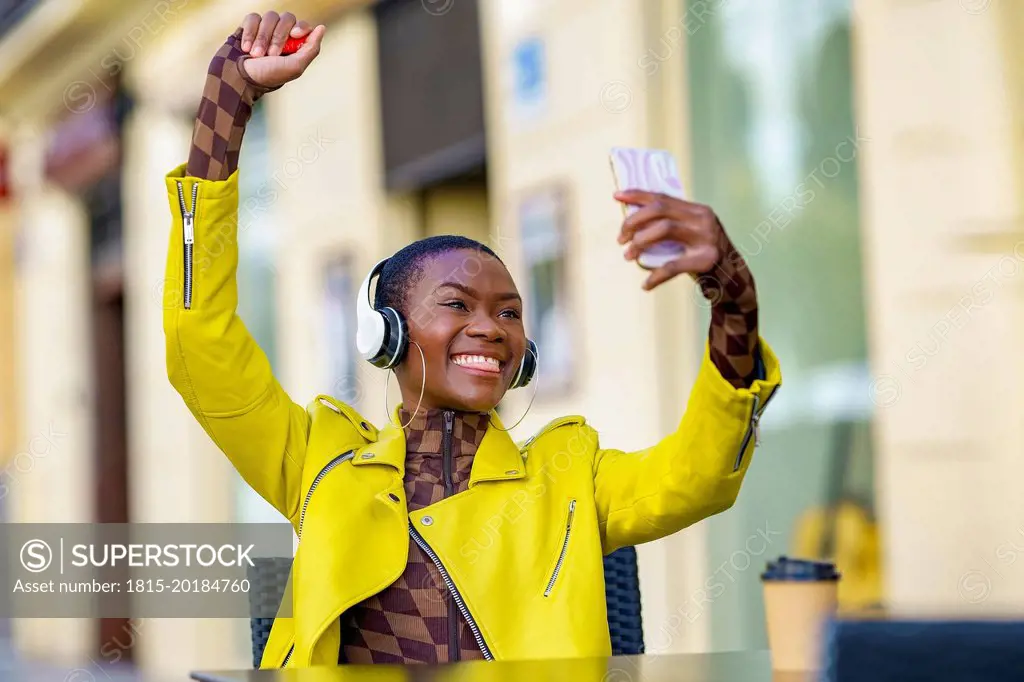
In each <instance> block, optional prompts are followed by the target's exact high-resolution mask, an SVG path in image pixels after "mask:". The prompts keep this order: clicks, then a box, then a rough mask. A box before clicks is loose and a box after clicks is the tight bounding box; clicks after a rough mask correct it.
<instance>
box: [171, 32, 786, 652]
mask: <svg viewBox="0 0 1024 682" xmlns="http://www.w3.org/2000/svg"><path fill="white" fill-rule="evenodd" d="M324 30H325V29H324V27H323V26H317V27H316V28H314V29H312V30H311V29H310V26H309V25H308V24H306V23H305V22H297V21H296V19H295V17H294V16H292V15H291V14H288V13H285V14H283V15H278V14H276V13H273V12H270V13H267V14H265V15H263V16H260V15H256V14H250V15H249V16H247V17H246V18H245V20H244V21H243V22H242V26H241V27H240V28H239V29H238V30H237V31H236V32H235V33H234V34H233V35H232V36H231V37H229V38H228V40H227V42H226V43H225V44H224V45H223V46H222V47H221V49H220V50H219V51H218V52H217V54H216V56H215V57H214V59H213V61H212V62H211V64H210V69H209V74H208V77H207V82H206V87H205V90H204V96H203V101H202V103H201V105H200V108H199V112H198V115H197V117H196V124H195V133H194V137H193V144H192V149H191V153H190V154H189V158H188V163H187V164H185V165H183V166H180V167H178V168H176V169H175V170H173V171H172V172H171V173H169V174H168V176H167V179H166V182H167V190H168V199H169V201H170V206H171V212H172V215H173V221H172V229H171V242H170V250H169V254H168V261H167V275H166V276H167V281H168V282H169V283H176V285H175V286H169V287H168V291H170V292H171V295H170V298H168V300H167V301H166V303H167V306H166V312H165V315H164V331H165V334H166V339H167V365H168V375H169V377H170V380H171V382H172V384H173V385H174V387H175V388H176V389H177V390H178V392H179V393H180V394H181V396H182V398H183V399H184V400H185V403H186V404H187V405H188V407H189V409H190V410H191V411H192V413H193V414H194V415H195V417H196V419H197V420H198V421H199V423H200V424H201V425H202V426H203V428H204V429H205V430H206V432H207V433H208V434H209V436H210V437H211V438H212V439H213V441H214V442H215V443H216V444H217V445H218V447H219V448H220V449H221V450H222V451H223V452H224V453H225V454H226V455H227V456H228V458H229V459H230V460H231V462H232V463H233V464H234V466H235V467H236V468H237V469H238V471H239V472H240V473H241V475H242V476H243V477H244V478H245V480H246V481H247V482H248V483H249V484H250V485H251V486H252V487H253V488H254V489H255V490H256V491H257V492H259V494H260V495H262V496H263V497H264V498H265V499H267V500H268V501H269V502H270V503H271V504H273V505H274V506H275V507H276V508H277V509H278V510H279V511H280V512H281V513H282V514H284V515H285V516H286V517H287V518H288V519H289V520H290V521H291V523H292V525H293V527H294V529H295V531H296V533H297V534H298V536H299V546H298V550H297V552H296V556H295V561H294V564H293V571H292V589H293V603H292V607H293V608H292V616H291V617H289V618H284V617H282V618H278V619H277V620H276V621H275V624H274V627H273V630H272V632H271V636H270V640H269V642H268V645H267V648H266V651H265V654H264V656H263V661H262V666H263V667H281V666H285V665H287V666H288V667H294V666H308V665H313V664H321V665H323V664H334V663H336V662H403V663H412V662H444V661H452V660H466V659H479V658H486V659H491V658H494V659H511V658H545V657H576V656H601V655H607V654H609V653H610V643H609V636H608V630H607V625H606V623H607V620H606V613H605V595H604V584H603V572H602V556H603V555H604V554H607V553H610V552H612V551H614V550H615V549H617V548H619V547H622V546H627V545H635V544H637V543H642V542H648V541H651V540H655V539H658V538H662V537H665V536H666V535H669V534H671V533H674V532H676V531H678V530H680V529H682V528H684V527H686V526H688V525H690V524H693V523H695V522H697V521H699V520H701V519H703V518H706V517H707V516H710V515H712V514H715V513H718V512H720V511H722V510H725V509H727V508H728V507H729V506H731V505H732V504H733V501H734V500H735V499H736V495H737V493H738V491H739V487H740V483H741V481H742V479H743V476H744V474H745V473H746V470H747V467H748V466H749V465H750V461H751V457H752V450H753V447H754V443H753V441H754V440H755V439H754V438H752V435H753V432H754V430H755V428H756V424H757V420H758V419H759V417H760V414H761V411H762V410H763V409H764V406H765V404H766V403H767V402H768V399H769V398H770V397H771V394H772V393H773V391H774V390H775V388H776V387H777V386H778V385H779V382H780V374H779V368H778V363H777V361H776V359H775V357H774V355H773V354H772V353H771V350H770V349H769V348H768V346H767V345H766V344H764V343H763V342H762V341H760V339H759V338H758V333H757V302H756V293H755V289H754V283H753V280H752V278H751V276H750V272H749V270H748V269H747V268H746V265H745V264H744V263H743V260H742V258H741V257H740V256H739V254H738V253H737V252H736V250H735V249H734V248H733V247H732V245H731V244H730V242H729V239H728V237H727V236H726V235H725V232H724V231H723V230H722V228H721V226H720V225H719V223H718V220H717V219H716V218H715V216H714V213H713V212H711V210H710V209H708V208H706V207H702V206H698V205H696V204H692V203H689V202H685V201H680V200H676V199H672V198H669V197H665V196H660V195H651V194H648V193H644V192H622V193H619V194H616V195H615V198H616V199H617V200H619V201H622V202H626V203H630V204H634V205H637V206H639V207H640V208H639V210H638V211H637V212H636V213H635V214H633V215H632V216H630V217H629V218H627V219H626V220H625V221H624V223H623V226H622V230H621V234H620V236H619V242H620V243H622V244H624V245H625V246H626V253H625V257H626V259H627V260H633V259H635V258H636V256H637V254H638V252H639V250H640V249H641V248H643V247H645V246H648V245H650V244H652V243H655V242H657V241H658V240H661V239H666V238H669V239H677V240H682V241H684V242H686V243H687V245H688V249H687V252H686V254H685V255H683V256H682V257H680V258H679V259H678V260H676V261H675V262H673V263H671V264H669V265H667V266H665V267H663V268H661V269H659V270H656V271H654V272H652V273H651V275H650V277H649V278H648V279H647V281H646V282H645V284H644V289H647V290H649V289H653V288H654V287H656V286H659V285H660V284H662V283H663V282H665V281H667V280H669V279H671V278H672V277H674V276H676V275H678V274H681V273H687V274H690V275H692V276H694V277H697V278H698V279H699V281H700V283H701V286H702V287H703V290H704V294H705V296H707V297H708V298H709V299H710V300H711V301H712V303H713V306H712V320H711V327H710V331H709V342H708V350H707V352H706V353H705V358H704V361H703V365H702V367H701V370H700V373H699V375H698V377H697V380H696V383H695V384H694V386H693V389H692V393H691V396H690V401H689V406H688V409H687V411H686V414H685V416H684V417H683V418H682V421H681V423H680V424H679V427H678V429H677V430H676V431H675V432H674V433H672V434H671V435H669V436H668V437H666V438H665V439H664V440H662V441H661V442H659V443H657V444H655V445H653V446H652V447H650V448H648V449H645V450H642V451H640V452H632V453H627V452H622V451H620V450H614V449H608V448H605V447H602V446H601V445H600V444H599V439H598V433H597V431H595V430H594V428H593V427H591V426H590V425H588V424H587V423H586V422H585V420H584V419H583V418H582V417H565V418H563V419H559V420H556V421H554V422H552V423H551V424H549V425H548V426H547V427H545V428H544V429H542V430H541V431H540V432H539V433H537V434H535V435H534V436H533V437H532V438H530V439H529V440H528V441H527V442H526V443H525V444H524V445H523V446H522V447H520V446H518V445H516V444H515V443H514V442H513V441H512V439H511V438H510V437H509V435H508V434H507V432H506V430H505V427H503V426H502V425H501V423H500V421H499V420H498V418H497V416H496V414H495V412H494V408H495V406H496V405H497V404H498V403H499V402H500V401H501V399H502V397H503V396H504V395H505V393H506V391H507V390H508V389H509V388H510V387H512V386H519V385H524V384H526V383H528V382H529V380H530V378H531V375H532V368H531V364H532V363H531V361H532V360H533V358H532V356H531V354H530V353H531V350H530V344H529V341H528V340H527V337H526V334H525V330H524V328H523V321H522V305H523V304H522V301H521V299H520V297H519V294H518V292H517V289H516V286H515V283H514V282H513V280H512V277H511V276H510V275H509V272H508V270H506V268H505V266H504V265H503V264H502V263H501V261H500V260H499V259H498V258H497V257H496V256H495V255H494V254H493V253H492V252H491V251H490V250H489V249H487V248H486V247H485V246H483V245H481V244H479V243H477V242H474V241H472V240H469V239H466V238H463V237H438V238H432V239H427V240H423V241H420V242H416V243H414V244H411V245H410V246H408V247H406V248H405V249H402V250H401V251H399V252H398V253H397V254H395V255H394V256H393V257H392V258H390V259H388V260H387V261H385V262H384V263H383V265H382V266H381V267H380V268H375V272H374V273H371V276H372V275H373V274H379V281H378V283H377V287H376V294H375V300H374V306H373V308H374V309H375V310H371V309H370V307H369V306H370V303H369V301H368V300H366V299H363V300H362V301H361V302H360V305H361V306H364V307H365V309H364V310H363V311H362V312H361V313H360V318H361V319H360V326H359V332H358V345H359V346H360V350H361V352H363V354H364V357H366V358H367V359H370V360H371V361H372V362H374V364H376V365H378V366H384V367H386V366H388V365H392V364H393V365H394V371H395V374H396V376H397V378H398V384H399V387H400V390H401V394H402V399H403V402H402V405H401V406H400V407H399V408H398V409H396V410H395V413H394V414H393V415H392V416H391V423H390V424H387V425H386V426H385V427H384V428H382V429H381V430H379V431H378V430H377V428H376V427H374V426H372V425H371V424H369V422H367V420H365V419H364V418H363V417H361V416H360V415H359V414H357V413H356V412H355V411H354V410H353V409H352V408H351V407H350V406H348V405H344V404H340V403H337V402H336V401H334V400H333V399H331V398H329V397H325V396H320V397H318V398H317V399H316V400H314V401H313V402H311V403H310V404H309V405H308V407H305V408H304V407H302V406H300V405H299V404H296V403H294V402H293V401H292V400H291V399H290V398H289V397H288V395H286V393H285V392H284V390H282V388H281V386H280V385H279V384H278V383H277V381H276V380H275V379H274V377H273V375H272V374H271V369H270V366H269V364H268V362H267V359H266V357H265V356H264V355H263V353H262V352H261V351H260V349H259V348H258V347H257V345H256V343H255V342H254V341H253V339H252V338H251V337H250V336H249V334H248V333H247V331H246V329H245V326H244V325H243V323H242V321H241V320H240V319H239V318H238V316H237V315H236V312H235V307H236V301H237V287H236V277H235V276H236V266H237V235H236V234H235V233H234V232H233V230H234V229H235V227H236V224H237V210H238V174H237V172H236V171H237V165H238V150H239V148H240V146H241V140H242V135H243V133H244V129H245V124H246V121H247V120H248V117H249V113H250V111H251V107H252V104H253V102H255V100H256V99H257V98H259V97H261V96H263V95H264V94H266V93H267V92H269V91H271V90H275V89H277V88H279V87H281V86H282V85H284V84H285V83H287V82H289V81H291V80H294V79H295V78H298V77H299V76H300V75H301V74H302V72H303V71H304V70H305V69H306V67H308V66H309V64H310V63H311V62H312V61H313V60H314V59H315V57H316V55H317V54H318V52H319V49H320V44H321V40H322V38H323V35H324ZM289 36H291V37H302V36H308V40H307V41H306V43H305V45H304V46H303V47H302V49H301V50H300V51H299V52H298V53H296V54H294V55H289V56H281V48H282V45H283V43H284V41H285V40H286V39H287V38H288V37H289ZM198 253H217V254H219V255H217V256H216V257H213V258H209V259H199V258H198V257H197V255H198ZM194 263H195V265H194ZM197 266H198V267H197ZM378 270H379V272H378ZM369 279H370V278H368V281H367V282H366V283H365V288H364V291H363V292H362V294H361V295H364V296H365V295H368V294H367V293H366V292H367V290H368V288H369ZM389 308H390V309H392V311H388V310H387V309H389ZM379 311H383V313H382V312H379ZM399 316H400V317H401V318H402V319H404V323H405V325H407V335H406V336H399V335H398V332H399V331H400V322H399Z"/></svg>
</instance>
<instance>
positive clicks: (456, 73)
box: [373, 0, 487, 191]
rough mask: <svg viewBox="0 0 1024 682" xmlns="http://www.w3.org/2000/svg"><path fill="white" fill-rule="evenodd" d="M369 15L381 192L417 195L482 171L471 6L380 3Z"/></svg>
mask: <svg viewBox="0 0 1024 682" xmlns="http://www.w3.org/2000/svg"><path fill="white" fill-rule="evenodd" d="M373 9H374V13H375V15H376V19H377V22H376V25H377V44H378V84H379V88H380V113H381V128H382V136H383V154H384V173H385V181H386V185H387V188H388V189H389V190H391V191H407V190H411V189H416V188H420V187H424V186H426V185H430V184H433V183H436V182H440V181H443V180H446V179H449V178H453V177H456V176H458V175H461V174H462V173H465V172H467V171H471V170H475V169H477V168H479V167H480V166H482V165H484V163H485V160H486V151H487V145H486V137H485V134H484V98H483V66H482V63H481V58H480V18H479V12H478V8H477V0H383V1H382V2H378V3H376V4H375V5H374V8H373ZM441 15H443V17H442V16H441Z"/></svg>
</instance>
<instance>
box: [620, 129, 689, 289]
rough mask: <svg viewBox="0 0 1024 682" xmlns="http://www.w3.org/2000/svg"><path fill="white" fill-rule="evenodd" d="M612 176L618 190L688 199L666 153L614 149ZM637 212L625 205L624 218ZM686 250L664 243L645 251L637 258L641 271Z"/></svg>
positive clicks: (622, 148)
mask: <svg viewBox="0 0 1024 682" xmlns="http://www.w3.org/2000/svg"><path fill="white" fill-rule="evenodd" d="M610 160H611V165H612V175H613V176H614V178H615V188H616V189H617V190H627V189H640V190H644V191H647V192H659V193H661V194H667V195H669V196H672V197H676V198H678V199H685V198H686V196H685V195H684V193H683V184H682V182H681V181H680V179H679V169H678V167H677V166H676V160H675V158H674V157H673V156H672V154H671V152H668V151H665V150H664V149H637V148H633V147H613V148H612V150H611V154H610ZM637 210H639V209H638V207H637V206H630V205H628V204H623V216H624V217H625V216H628V215H630V214H632V213H634V212H636V211H637ZM683 251H685V247H684V246H683V245H682V244H681V243H679V242H661V243H659V244H655V245H654V246H652V247H650V248H649V249H646V250H645V251H644V252H643V253H641V254H640V256H639V257H638V258H637V263H638V264H639V265H640V267H643V268H647V269H648V270H653V269H656V268H660V267H661V266H662V265H665V264H666V263H668V262H670V261H672V260H674V259H676V258H678V257H679V256H680V255H681V254H682V253H683Z"/></svg>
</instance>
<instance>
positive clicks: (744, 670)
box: [192, 651, 813, 682]
mask: <svg viewBox="0 0 1024 682" xmlns="http://www.w3.org/2000/svg"><path fill="white" fill-rule="evenodd" d="M192 677H193V678H194V679H196V680H201V682H371V681H372V682H462V681H463V680H466V681H469V680H473V681H474V682H477V681H478V682H513V681H516V682H518V681H519V680H524V681H525V682H549V681H550V682H556V681H558V682H561V681H562V680H573V682H577V681H578V682H668V681H669V680H672V681H673V682H676V681H678V682H810V680H812V679H813V676H812V675H811V674H809V673H783V672H774V673H773V672H772V670H771V660H770V658H769V655H768V652H767V651H737V652H726V653H714V654H671V655H661V656H654V655H650V656H613V657H610V658H578V659H559V660H543V661H500V662H499V661H467V662H465V663H449V664H443V665H409V666H401V665H344V666H336V667H313V668H299V669H294V670H234V671H214V672H196V673H193V675H192Z"/></svg>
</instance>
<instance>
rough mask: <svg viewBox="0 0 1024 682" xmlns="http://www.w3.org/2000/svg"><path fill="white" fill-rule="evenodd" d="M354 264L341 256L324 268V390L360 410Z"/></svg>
mask: <svg viewBox="0 0 1024 682" xmlns="http://www.w3.org/2000/svg"><path fill="white" fill-rule="evenodd" d="M357 286H358V285H357V284H356V283H355V281H354V279H353V268H352V261H351V259H350V258H349V257H347V256H341V257H338V258H335V259H333V260H331V261H328V263H327V265H326V267H325V268H324V283H323V293H324V299H323V315H324V321H323V322H324V329H325V332H326V333H325V334H324V338H323V343H324V346H325V348H326V356H327V357H326V360H327V380H328V381H329V382H330V383H329V384H328V386H327V387H326V388H325V389H324V392H325V393H328V394H330V395H331V396H333V397H334V398H337V399H338V400H340V401H341V402H343V403H347V404H348V405H351V406H352V407H355V408H356V409H359V402H360V399H361V398H362V396H361V395H360V391H359V380H358V376H357V370H356V344H355V338H356V310H355V303H356V294H357Z"/></svg>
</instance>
